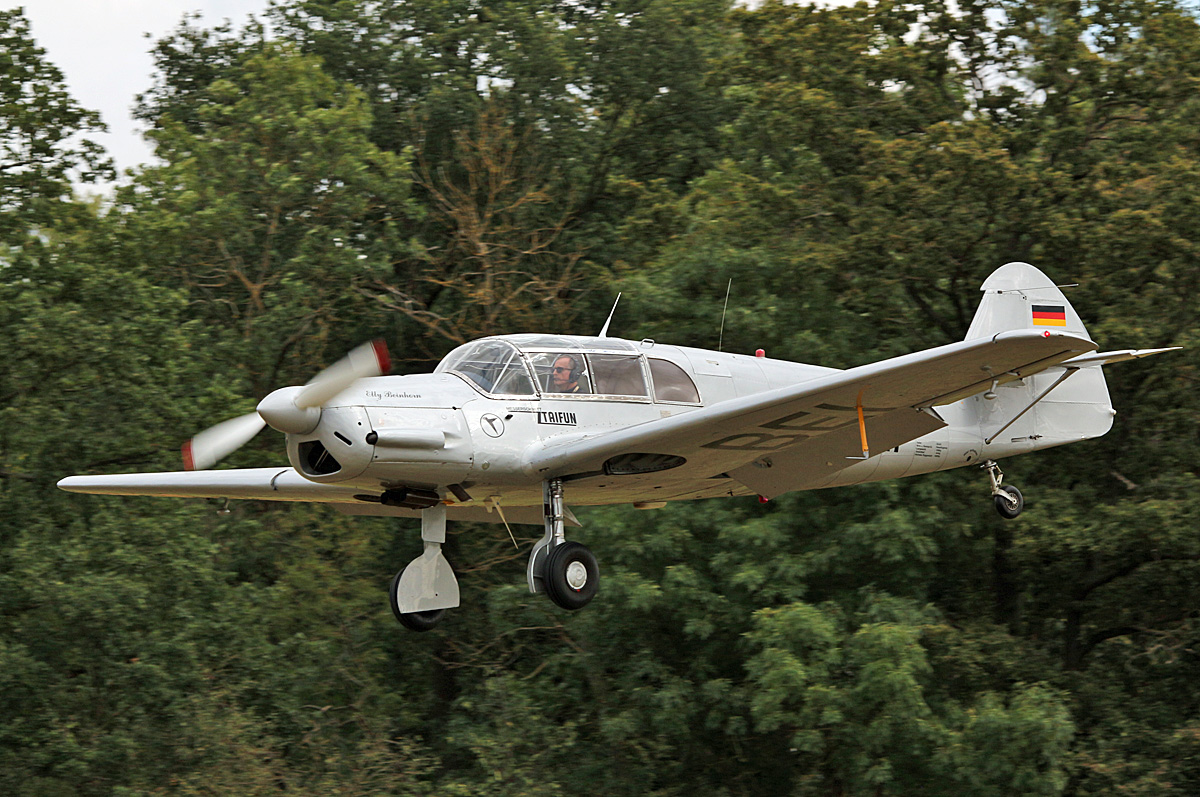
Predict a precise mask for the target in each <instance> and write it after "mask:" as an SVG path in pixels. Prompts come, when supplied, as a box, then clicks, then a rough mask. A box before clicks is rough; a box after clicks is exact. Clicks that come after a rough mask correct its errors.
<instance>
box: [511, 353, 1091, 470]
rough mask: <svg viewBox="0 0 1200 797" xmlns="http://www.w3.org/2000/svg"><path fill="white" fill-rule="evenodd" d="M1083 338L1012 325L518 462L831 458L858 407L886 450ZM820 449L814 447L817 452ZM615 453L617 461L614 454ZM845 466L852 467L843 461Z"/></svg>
mask: <svg viewBox="0 0 1200 797" xmlns="http://www.w3.org/2000/svg"><path fill="white" fill-rule="evenodd" d="M1095 349H1096V344H1095V343H1093V342H1092V341H1091V340H1089V339H1087V338H1085V337H1080V336H1077V335H1071V334H1067V333H1061V332H1058V333H1055V332H1046V331H1039V330H1012V331H1008V332H1002V333H1000V334H998V335H996V336H994V337H991V338H981V339H975V340H965V341H959V342H956V343H951V344H948V345H945V346H939V347H937V348H933V349H927V350H925V351H920V352H914V353H913V354H906V355H903V356H900V357H894V358H892V359H889V360H882V361H880V362H876V363H870V364H868V365H862V366H859V367H857V368H851V369H849V370H846V371H839V372H837V373H833V374H828V375H825V376H822V377H818V378H816V379H813V380H810V381H807V382H802V383H800V384H797V385H791V386H788V387H784V388H778V389H776V390H770V391H766V392H763V393H758V394H755V395H752V396H746V397H744V398H738V399H733V400H730V401H723V402H721V403H719V404H714V405H712V406H709V407H705V408H704V409H701V410H696V411H694V412H689V413H686V414H683V415H677V416H674V417H671V418H664V419H661V420H655V421H650V422H647V423H643V424H638V425H636V426H630V427H626V428H624V429H618V430H615V431H611V432H605V433H601V434H595V435H579V436H572V437H569V438H554V439H552V440H550V441H546V442H544V443H539V444H535V445H534V446H532V447H531V448H530V449H529V451H528V452H527V453H526V459H525V468H526V472H528V473H529V474H530V475H531V476H536V477H538V478H543V479H545V478H555V477H570V476H573V475H578V474H590V473H604V472H612V469H613V463H614V462H619V461H621V459H620V458H622V457H630V456H632V455H635V454H657V455H667V456H672V457H680V458H683V459H684V460H687V462H688V466H689V467H698V468H701V469H706V470H708V471H710V472H711V473H720V472H723V471H730V470H732V469H735V468H738V467H740V466H743V465H748V464H750V463H751V462H753V461H754V460H756V459H758V458H759V457H761V456H764V455H768V454H773V453H776V452H783V451H789V450H792V449H796V448H798V447H804V448H806V449H808V448H810V447H813V451H812V453H813V455H814V456H822V457H823V456H824V455H825V454H824V449H825V448H826V446H814V441H817V440H821V439H822V438H825V437H828V440H827V441H826V442H827V443H834V442H836V443H837V445H839V446H845V450H841V449H840V448H839V451H838V452H837V453H838V456H839V457H843V456H845V455H851V454H857V453H860V452H859V451H858V450H856V449H858V446H857V443H858V428H857V427H858V412H857V409H858V407H859V406H860V405H861V406H862V408H863V416H864V419H865V425H866V427H867V431H868V436H873V435H874V434H876V433H879V435H880V438H881V439H880V440H879V443H880V445H878V446H877V445H876V444H875V443H872V448H880V449H881V448H889V447H893V446H896V445H899V444H901V443H904V442H907V441H908V440H912V439H915V438H917V437H920V436H921V435H923V434H926V433H928V432H929V431H932V430H934V429H938V428H941V427H942V426H943V425H944V423H943V422H942V421H941V419H940V418H937V417H936V416H930V415H928V414H926V413H924V412H922V413H920V414H921V415H922V416H924V419H918V418H915V415H916V413H917V411H919V410H924V409H928V408H931V407H934V406H939V405H944V404H950V403H953V402H955V401H958V400H959V399H963V398H966V397H968V396H972V395H974V394H976V393H979V392H981V391H983V390H986V389H988V388H989V387H990V386H991V385H992V383H993V380H995V381H996V382H997V383H998V384H1005V383H1007V382H1011V381H1015V380H1017V379H1021V378H1024V377H1027V376H1030V375H1032V374H1035V373H1038V372H1040V371H1043V370H1045V369H1046V368H1049V367H1051V366H1054V365H1057V364H1058V363H1061V362H1063V361H1065V360H1069V359H1071V358H1073V357H1078V356H1080V355H1082V354H1086V353H1088V352H1092V351H1095ZM818 448H819V449H820V451H818ZM614 458H616V459H614ZM847 464H850V463H849V462H847Z"/></svg>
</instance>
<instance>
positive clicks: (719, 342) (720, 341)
mask: <svg viewBox="0 0 1200 797" xmlns="http://www.w3.org/2000/svg"><path fill="white" fill-rule="evenodd" d="M732 287H733V277H730V278H729V284H728V285H726V286H725V306H724V307H722V308H721V334H720V336H719V337H718V338H717V351H721V350H722V348H721V347H722V346H724V345H725V311H727V310H728V309H729V289H730V288H732Z"/></svg>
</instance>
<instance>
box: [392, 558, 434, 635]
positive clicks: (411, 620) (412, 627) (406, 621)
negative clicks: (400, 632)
mask: <svg viewBox="0 0 1200 797" xmlns="http://www.w3.org/2000/svg"><path fill="white" fill-rule="evenodd" d="M402 575H404V571H400V572H399V573H397V574H396V577H395V578H393V579H392V588H391V589H389V590H388V598H389V602H390V603H391V604H392V614H394V615H396V619H397V620H399V621H400V625H402V626H404V627H405V628H407V629H408V630H409V631H428V630H429V629H431V628H433V627H434V626H435V625H437V624H438V622H439V621H440V620H441V619H442V616H443V615H444V614H445V613H446V610H445V609H430V610H429V611H425V612H402V611H400V603H399V601H398V599H397V594H396V591H397V589H398V587H399V586H400V576H402Z"/></svg>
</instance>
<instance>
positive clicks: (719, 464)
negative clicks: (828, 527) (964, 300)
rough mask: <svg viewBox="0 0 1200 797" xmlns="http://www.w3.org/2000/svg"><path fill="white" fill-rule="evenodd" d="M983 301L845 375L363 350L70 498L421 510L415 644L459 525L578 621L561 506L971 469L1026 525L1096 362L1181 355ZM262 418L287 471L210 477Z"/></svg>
mask: <svg viewBox="0 0 1200 797" xmlns="http://www.w3.org/2000/svg"><path fill="white" fill-rule="evenodd" d="M982 291H983V294H984V296H983V301H982V303H981V304H980V306H979V310H978V311H977V312H976V314H975V318H974V320H973V321H972V323H971V327H970V330H969V331H968V333H967V337H966V339H965V340H963V341H960V342H958V343H951V344H948V345H945V346H939V347H937V348H933V349H928V350H925V351H920V352H915V353H913V354H907V355H904V356H901V357H894V358H892V359H889V360H883V361H881V362H876V363H870V364H868V365H861V366H858V367H857V368H851V369H849V370H845V371H841V370H837V369H834V368H823V367H820V366H815V365H804V364H801V363H792V362H784V361H780V360H772V359H767V358H766V357H764V356H762V352H761V351H760V352H758V354H757V356H754V357H751V356H746V355H740V354H729V353H723V352H714V351H706V350H702V349H691V348H685V347H682V346H669V345H664V344H661V343H657V342H655V341H653V340H642V341H628V340H622V339H619V338H613V337H607V336H606V335H605V333H606V332H607V326H608V325H607V324H605V329H604V330H603V331H602V332H601V335H600V336H599V337H579V336H568V335H502V336H497V337H490V338H484V339H482V340H477V341H474V342H472V343H468V344H466V345H464V346H460V347H459V348H457V349H455V350H454V351H452V352H450V353H449V354H448V355H446V357H445V359H443V360H442V361H441V363H440V364H439V365H438V366H437V368H436V369H434V372H433V373H432V374H422V375H415V376H380V374H383V373H386V372H387V370H388V367H389V366H388V365H387V356H386V349H385V348H384V347H383V346H382V345H381V344H380V343H379V342H374V343H369V344H364V345H363V346H361V347H359V348H358V349H355V350H354V351H353V352H351V353H350V354H349V355H347V357H346V358H344V359H343V360H341V361H340V362H338V363H336V364H335V365H333V366H331V367H330V368H328V369H326V370H325V371H324V372H322V373H321V374H320V375H319V376H318V377H317V378H315V379H314V380H313V381H311V382H310V383H309V384H308V385H306V386H303V387H286V388H282V389H280V390H277V391H275V392H274V393H272V394H271V395H269V396H267V397H266V398H265V399H263V401H262V402H261V403H260V404H259V405H258V408H257V411H256V412H255V413H252V414H250V415H247V416H243V417H241V418H235V419H233V420H231V421H226V422H225V423H222V424H219V425H217V426H215V427H213V428H211V429H209V430H207V431H205V432H202V433H201V434H199V435H197V436H196V437H195V438H193V439H192V440H191V441H189V442H188V443H187V444H185V446H184V459H185V467H186V468H188V470H185V471H182V472H174V473H130V474H120V475H100V476H71V477H68V478H65V479H63V480H62V481H60V482H59V483H58V486H59V487H61V488H62V489H64V490H68V491H71V492H79V493H100V494H107V495H153V496H169V497H177V498H248V499H259V500H270V501H315V502H323V503H329V504H332V505H333V507H334V508H335V509H337V510H339V511H341V512H344V513H347V514H351V515H388V516H396V517H418V516H419V517H420V518H421V538H422V540H423V541H424V553H422V555H421V556H419V557H417V558H416V559H415V560H413V562H412V563H410V564H409V565H408V566H407V567H406V568H405V569H404V570H402V571H401V572H400V573H397V575H396V577H395V578H394V579H393V581H392V585H391V589H390V591H389V596H390V600H391V604H392V610H393V611H394V612H395V614H396V617H397V618H398V619H399V620H400V622H401V623H402V624H403V625H404V626H405V627H407V628H410V629H413V630H426V629H428V628H431V627H432V626H433V625H434V624H435V623H436V622H437V621H438V620H439V619H441V617H442V615H443V612H444V610H445V609H448V608H453V607H456V606H458V605H459V589H458V582H457V580H456V579H455V576H454V572H453V571H452V570H451V568H450V565H449V563H448V562H447V561H446V559H445V557H444V556H443V554H442V550H441V546H442V543H443V542H445V533H446V521H447V519H450V520H472V521H491V522H503V523H505V524H506V525H507V523H508V522H509V521H511V522H514V523H532V524H541V525H542V526H543V527H544V530H545V533H544V535H543V536H542V538H541V540H540V541H538V542H537V543H536V544H535V545H534V547H533V550H532V552H531V554H530V556H529V562H528V565H527V567H526V578H527V581H528V584H529V589H530V591H531V592H534V593H538V592H545V593H546V594H547V595H548V596H549V597H550V599H551V600H552V601H554V602H555V603H556V604H558V605H559V606H562V607H564V608H566V609H579V608H581V607H583V606H584V605H585V604H587V603H588V601H590V600H591V599H592V597H593V596H594V595H595V594H596V589H597V586H598V584H599V569H598V567H597V564H596V559H595V557H594V556H593V555H592V554H591V552H590V551H589V550H588V549H587V548H586V547H584V546H583V545H581V544H580V543H578V542H574V541H567V539H566V527H567V526H568V525H570V526H578V525H579V523H578V521H577V520H576V518H575V516H574V514H573V513H572V512H571V510H570V509H568V508H567V498H568V497H569V499H570V502H571V503H572V504H574V505H576V506H595V505H600V504H632V505H633V506H634V507H637V508H639V509H657V508H659V507H662V506H664V505H666V503H667V502H670V501H682V500H690V499H696V498H717V497H726V496H754V495H757V496H759V497H760V500H767V499H769V498H772V497H774V496H777V495H780V494H782V493H786V492H789V491H792V490H813V489H818V488H822V487H836V486H841V485H848V484H860V483H863V482H872V481H881V480H884V479H894V478H898V477H901V476H911V475H914V474H919V473H931V472H933V471H940V470H948V469H950V468H958V467H963V466H967V465H976V466H980V467H982V468H983V469H985V470H986V472H987V474H988V476H989V478H990V482H991V493H992V496H993V501H994V504H995V507H996V509H997V510H998V511H999V513H1000V514H1001V515H1002V516H1004V517H1005V518H1015V517H1016V516H1017V515H1019V514H1020V513H1021V510H1022V508H1023V506H1024V500H1023V498H1022V496H1021V493H1020V491H1019V490H1017V488H1016V487H1013V486H1011V485H1008V484H1003V475H1002V473H1001V472H1000V469H999V467H998V466H997V465H996V460H998V459H1000V458H1002V457H1007V456H1012V455H1014V454H1023V453H1026V452H1029V451H1037V450H1040V449H1044V448H1050V447H1052V446H1058V445H1062V444H1064V443H1071V442H1074V441H1077V440H1087V439H1090V438H1093V437H1099V436H1100V435H1103V434H1104V433H1106V432H1107V431H1108V430H1109V428H1110V427H1111V426H1112V419H1113V416H1114V415H1115V414H1116V412H1115V411H1114V410H1113V408H1112V404H1111V402H1110V400H1109V396H1108V389H1107V387H1106V385H1105V381H1104V375H1103V373H1102V371H1101V366H1103V365H1105V364H1108V363H1115V362H1120V361H1123V360H1132V359H1136V358H1139V357H1146V356H1149V355H1151V354H1158V353H1160V352H1164V351H1170V350H1171V349H1170V348H1163V349H1141V350H1132V349H1131V350H1124V351H1111V352H1104V353H1096V348H1097V347H1096V344H1095V343H1093V342H1092V341H1091V339H1089V337H1088V335H1087V332H1086V331H1085V330H1084V326H1083V323H1082V322H1081V321H1080V320H1079V316H1078V315H1077V314H1076V313H1075V310H1074V309H1073V308H1072V307H1071V304H1070V302H1068V301H1067V299H1066V297H1065V296H1063V293H1062V291H1060V290H1059V288H1058V287H1056V286H1055V285H1054V283H1053V282H1052V281H1051V280H1050V279H1049V278H1048V277H1046V275H1045V274H1043V273H1042V272H1041V271H1039V270H1038V269H1036V268H1034V267H1033V266H1031V265H1028V264H1026V263H1009V264H1008V265H1005V266H1003V267H1001V268H1000V269H998V270H996V271H995V272H994V273H993V274H992V275H991V276H990V277H989V278H988V279H987V281H986V282H984V284H983V287H982ZM1173 348H1178V347H1173ZM264 425H269V426H271V427H272V428H274V429H277V430H279V431H281V432H283V433H284V434H285V435H287V452H288V460H289V461H290V463H291V467H274V468H250V469H234V470H209V468H211V467H212V466H213V465H214V464H216V462H217V461H218V460H219V459H220V458H221V457H223V456H225V455H227V454H229V453H231V452H232V451H234V450H235V449H237V448H238V447H239V446H241V445H243V444H245V443H246V442H247V441H249V440H250V438H252V437H253V436H254V435H255V434H257V433H258V432H259V431H260V430H261V429H262V427H263V426H264Z"/></svg>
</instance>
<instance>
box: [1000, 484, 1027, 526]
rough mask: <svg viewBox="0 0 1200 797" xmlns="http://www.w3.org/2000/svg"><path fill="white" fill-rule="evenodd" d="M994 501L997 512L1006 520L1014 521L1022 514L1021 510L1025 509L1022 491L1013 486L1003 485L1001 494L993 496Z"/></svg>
mask: <svg viewBox="0 0 1200 797" xmlns="http://www.w3.org/2000/svg"><path fill="white" fill-rule="evenodd" d="M1001 493H1003V495H1001ZM992 500H993V501H995V502H996V511H997V512H999V513H1000V517H1002V518H1004V519H1005V520H1012V519H1013V518H1015V517H1016V516H1017V515H1019V514H1021V510H1022V509H1024V508H1025V498H1024V496H1022V495H1021V491H1020V490H1018V489H1017V488H1016V487H1013V486H1012V485H1011V484H1005V485H1002V486H1001V487H1000V492H998V493H996V494H995V495H994V496H992Z"/></svg>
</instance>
